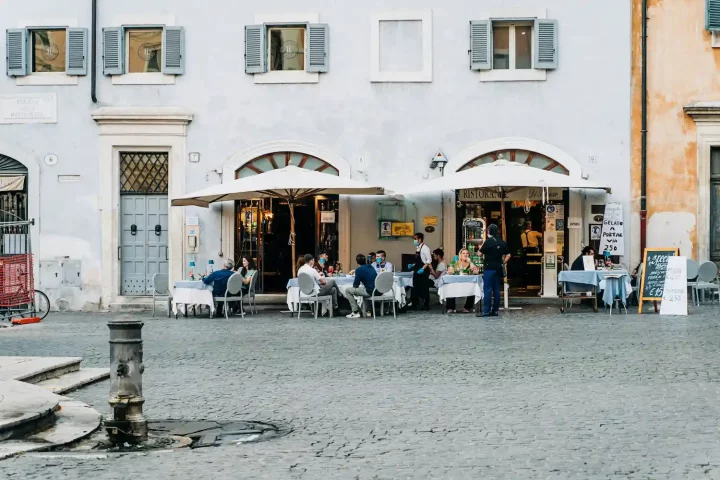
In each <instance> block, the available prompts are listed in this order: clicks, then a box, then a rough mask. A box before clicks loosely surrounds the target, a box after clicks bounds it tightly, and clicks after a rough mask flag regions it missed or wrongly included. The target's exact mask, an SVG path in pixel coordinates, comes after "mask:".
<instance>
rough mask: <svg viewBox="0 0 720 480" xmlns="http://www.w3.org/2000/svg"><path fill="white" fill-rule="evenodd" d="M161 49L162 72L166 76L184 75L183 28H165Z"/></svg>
mask: <svg viewBox="0 0 720 480" xmlns="http://www.w3.org/2000/svg"><path fill="white" fill-rule="evenodd" d="M162 48H163V53H162V61H163V65H162V72H163V73H165V74H167V75H182V74H183V73H185V30H184V29H183V27H165V28H164V29H163V44H162Z"/></svg>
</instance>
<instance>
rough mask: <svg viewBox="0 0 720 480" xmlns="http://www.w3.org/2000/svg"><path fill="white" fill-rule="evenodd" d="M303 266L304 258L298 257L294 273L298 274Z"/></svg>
mask: <svg viewBox="0 0 720 480" xmlns="http://www.w3.org/2000/svg"><path fill="white" fill-rule="evenodd" d="M304 265H305V257H303V256H299V257H298V259H297V262H295V273H299V272H300V269H301V268H302V267H303V266H304Z"/></svg>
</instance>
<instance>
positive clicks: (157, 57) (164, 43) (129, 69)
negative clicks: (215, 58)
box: [103, 25, 185, 75]
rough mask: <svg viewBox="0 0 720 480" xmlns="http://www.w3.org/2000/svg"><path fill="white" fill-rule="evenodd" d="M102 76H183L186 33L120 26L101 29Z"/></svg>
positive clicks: (164, 28)
mask: <svg viewBox="0 0 720 480" xmlns="http://www.w3.org/2000/svg"><path fill="white" fill-rule="evenodd" d="M103 73H104V74H105V75H125V74H153V73H154V74H164V75H182V74H183V73H185V29H184V28H183V27H176V26H165V25H132V26H129V25H123V26H121V27H108V28H104V29H103Z"/></svg>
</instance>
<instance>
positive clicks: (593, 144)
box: [0, 0, 682, 308]
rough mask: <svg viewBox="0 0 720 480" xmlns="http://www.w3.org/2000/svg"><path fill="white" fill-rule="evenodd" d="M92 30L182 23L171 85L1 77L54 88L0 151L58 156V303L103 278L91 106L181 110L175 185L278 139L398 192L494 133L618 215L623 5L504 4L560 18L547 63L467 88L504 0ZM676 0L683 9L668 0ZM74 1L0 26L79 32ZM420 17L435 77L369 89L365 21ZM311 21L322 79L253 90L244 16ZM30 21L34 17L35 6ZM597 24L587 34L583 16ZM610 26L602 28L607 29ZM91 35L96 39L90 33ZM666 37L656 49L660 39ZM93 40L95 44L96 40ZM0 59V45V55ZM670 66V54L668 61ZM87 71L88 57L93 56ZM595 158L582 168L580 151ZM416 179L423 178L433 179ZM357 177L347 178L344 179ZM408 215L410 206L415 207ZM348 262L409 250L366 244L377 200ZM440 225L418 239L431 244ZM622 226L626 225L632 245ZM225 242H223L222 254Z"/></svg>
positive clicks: (199, 12) (203, 9) (201, 14)
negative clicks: (404, 13) (63, 275)
mask: <svg viewBox="0 0 720 480" xmlns="http://www.w3.org/2000/svg"><path fill="white" fill-rule="evenodd" d="M99 3H100V5H99V26H100V27H103V26H114V18H116V17H117V16H118V15H123V14H136V15H138V14H143V13H147V14H154V15H158V14H164V12H173V15H174V19H175V24H176V25H182V26H184V27H185V29H186V73H185V74H184V75H182V76H179V77H177V80H176V84H175V85H169V86H120V85H115V86H113V85H112V84H111V81H110V79H109V78H107V77H103V76H102V75H100V76H99V79H98V99H99V102H100V103H99V105H93V104H92V103H91V101H90V78H89V76H87V77H80V79H79V84H78V85H77V86H63V87H19V86H16V83H15V80H14V79H12V78H8V77H6V76H0V92H2V93H28V92H57V93H58V123H57V124H53V125H40V126H38V125H2V126H0V150H1V149H2V145H4V144H10V143H13V144H18V145H22V146H23V147H24V148H26V149H27V150H29V151H31V152H33V154H34V155H35V157H36V159H40V160H42V158H43V157H44V156H45V155H46V154H48V153H53V154H56V155H57V156H58V158H59V162H58V164H57V165H55V166H53V167H48V166H46V165H44V164H41V165H40V175H41V182H40V184H41V191H42V196H41V198H40V202H41V212H40V217H41V218H40V234H41V235H42V251H41V252H40V253H39V254H40V256H41V257H42V258H54V257H61V256H70V257H73V258H78V259H81V260H82V261H83V264H82V265H83V281H84V286H83V288H82V289H73V291H72V292H67V291H63V292H62V295H60V293H57V294H54V297H53V301H54V302H56V301H57V299H58V298H59V297H60V296H63V298H65V299H66V300H67V301H69V302H70V304H71V308H81V307H82V306H83V305H85V304H86V303H88V302H90V304H92V303H93V302H97V301H98V296H99V283H100V282H101V281H102V270H101V265H100V250H101V249H100V247H101V245H100V243H101V236H100V220H99V211H98V206H97V198H98V187H97V184H98V175H99V165H98V158H99V152H98V148H99V146H98V143H99V142H98V128H97V125H95V123H94V122H93V120H92V118H91V116H90V112H91V111H93V110H95V109H96V108H98V107H99V106H177V107H182V108H185V109H187V110H189V111H190V112H192V113H193V114H194V119H193V121H192V123H191V124H190V126H189V128H188V137H187V145H186V150H187V151H188V152H200V153H201V161H200V163H189V162H188V163H186V165H185V168H186V178H187V181H186V191H188V192H190V191H193V190H197V189H200V188H204V187H206V186H209V185H211V184H214V183H219V182H220V181H221V179H220V177H219V176H218V175H217V174H215V173H214V172H211V170H212V169H215V168H217V167H220V166H222V165H223V164H224V163H225V162H226V161H227V160H228V159H230V158H231V157H232V156H233V155H235V154H237V153H238V152H241V151H243V150H246V149H248V148H252V147H253V146H254V145H257V144H260V143H264V142H272V141H279V140H290V141H298V142H308V143H311V144H314V145H318V146H322V147H323V148H326V149H328V150H330V151H332V152H334V153H335V154H337V155H339V156H340V157H342V158H343V159H345V160H346V161H347V162H348V163H349V164H350V165H351V166H352V167H356V166H357V162H358V159H359V158H360V157H364V158H365V159H367V160H368V161H369V166H368V168H367V172H366V173H367V178H368V180H369V181H370V182H373V183H381V184H386V185H390V186H402V185H406V184H409V183H411V182H419V181H422V179H423V174H425V173H427V172H428V165H429V163H430V159H431V157H432V155H433V154H434V153H435V152H436V151H437V149H438V148H441V149H442V150H443V151H444V152H445V154H446V155H447V156H448V157H449V158H451V159H452V157H453V155H456V154H458V153H459V152H461V151H463V150H464V149H466V148H468V147H470V146H472V145H474V144H477V143H481V142H484V141H487V140H490V139H493V138H498V137H507V136H517V137H525V138H531V139H537V140H540V141H543V142H546V143H548V144H551V145H553V146H555V147H557V148H559V149H561V150H563V151H564V152H566V153H567V154H569V155H570V156H572V157H573V158H575V159H576V160H577V161H578V162H579V163H580V164H581V165H582V167H583V169H584V170H585V172H586V173H588V174H589V175H590V179H591V180H594V181H598V182H604V183H608V184H610V185H611V186H612V187H613V195H612V196H611V197H609V199H608V200H612V201H619V202H621V203H623V204H624V205H625V207H626V208H625V210H626V212H629V211H630V208H629V207H630V203H629V201H630V180H629V178H628V177H626V176H624V175H618V172H624V171H627V169H628V166H629V164H630V119H629V112H630V82H629V79H630V47H631V42H630V35H631V23H630V20H631V17H630V5H629V4H626V2H578V1H577V0H547V1H546V2H544V3H543V4H542V5H538V2H537V1H534V0H520V1H517V2H514V3H513V7H517V8H527V9H529V10H530V11H534V10H535V9H537V8H538V7H544V8H546V9H547V17H548V18H554V19H557V20H558V22H559V68H558V69H557V70H556V71H549V72H548V75H547V80H546V81H542V82H503V83H481V82H480V81H479V75H478V74H477V72H471V71H470V70H469V69H468V56H467V50H468V21H469V20H471V19H475V18H478V17H480V16H481V15H482V14H483V12H489V11H492V10H493V9H503V8H504V7H506V3H507V2H505V1H503V0H488V1H484V2H480V3H478V2H476V3H468V2H465V1H461V0H448V1H446V2H444V3H443V4H442V7H439V6H438V5H439V4H437V2H432V1H430V0H416V1H409V0H403V1H398V2H394V3H393V5H392V7H389V6H388V5H387V4H386V3H385V2H382V1H380V0H369V1H365V2H354V3H353V2H351V3H347V2H328V1H323V0H309V1H307V2H305V3H304V4H302V5H298V4H297V2H291V1H290V0H277V1H275V2H272V4H271V5H270V4H268V3H261V2H249V1H240V2H219V1H216V2H210V3H209V4H208V2H189V1H177V0H176V1H171V0H154V1H153V2H147V1H144V0H126V1H124V2H99ZM681 3H682V2H681ZM89 7H90V2H89V1H86V0H66V1H64V2H56V1H52V0H34V1H33V2H16V1H13V2H3V3H1V4H0V30H4V29H5V28H8V27H15V26H19V23H18V22H20V21H23V20H27V21H33V22H34V23H37V21H36V20H34V19H43V18H68V17H71V18H72V17H76V18H77V24H78V25H79V26H86V27H88V28H89V27H90V9H89ZM390 8H392V9H393V10H403V9H407V10H418V9H423V8H433V9H434V10H433V22H434V25H433V26H434V33H433V55H434V61H433V82H432V83H424V84H373V83H371V82H370V81H369V78H370V72H369V64H370V52H369V45H370V42H369V38H368V37H369V34H370V33H369V32H370V16H371V14H372V13H375V12H383V11H386V10H388V9H390ZM299 9H300V10H301V13H302V12H313V13H318V14H319V16H320V21H321V22H323V23H328V24H329V25H330V72H329V73H327V74H321V75H320V82H319V83H318V84H312V85H256V84H254V82H253V77H252V76H250V75H246V74H245V73H244V67H243V50H244V40H243V26H244V25H246V24H252V23H253V18H254V15H255V14H257V13H272V12H291V13H296V12H298V10H299ZM37 12H41V13H37ZM588 18H592V19H593V24H594V25H602V26H603V28H590V27H589V26H588V23H587V19H588ZM608 31H612V32H613V35H607V32H608ZM99 37H100V35H99ZM667 41H668V43H669V44H670V40H667ZM98 46H100V43H99V45H98ZM4 57H5V45H4V42H2V43H1V44H0V58H4ZM681 57H682V55H681ZM96 58H97V60H98V65H99V67H98V70H99V72H102V67H101V55H100V53H99V52H96ZM590 156H594V157H596V158H597V159H598V161H597V164H595V165H590V164H589V162H588V157H590ZM59 174H79V175H82V181H81V182H80V183H77V184H61V183H58V181H57V175H59ZM437 174H438V173H437V171H435V172H430V173H429V175H430V177H432V176H434V175H437ZM353 176H354V177H356V176H357V173H356V172H354V173H353ZM407 200H408V202H415V204H416V206H417V209H416V212H417V213H416V214H415V215H416V221H417V222H418V223H420V221H421V219H422V217H423V216H428V215H436V216H438V217H442V209H441V204H440V196H439V194H438V195H437V198H418V199H413V198H411V199H407ZM414 211H415V210H414V209H413V207H412V206H410V205H409V206H408V213H414ZM351 212H352V225H351V232H352V242H351V253H352V254H353V256H354V253H355V252H356V251H369V250H377V249H379V248H383V249H385V250H387V251H388V252H389V253H390V255H389V256H390V259H391V260H392V261H394V262H395V263H399V260H400V254H401V253H403V252H407V253H410V252H412V245H411V244H410V243H409V241H402V240H399V241H382V242H381V241H378V239H377V222H376V211H375V204H374V203H373V202H372V201H368V200H365V199H353V200H352V208H351ZM186 215H187V216H190V215H198V216H200V221H201V225H202V231H203V234H202V235H203V238H202V239H201V244H202V253H201V254H200V255H199V256H198V260H199V261H200V262H204V261H205V260H206V259H207V258H208V257H212V258H217V256H216V255H217V253H218V252H219V251H220V239H221V234H220V223H221V222H220V216H219V214H218V213H217V211H216V210H203V209H187V211H186ZM441 232H442V226H441V225H438V228H436V233H434V234H432V235H431V236H430V237H429V238H428V243H429V244H430V245H432V246H433V247H435V246H438V245H440V244H441V243H442V239H441ZM633 235H634V232H633V231H632V230H630V229H628V231H627V232H626V237H627V238H632V237H633ZM228 247H229V246H228V245H224V246H223V250H224V251H226V252H227V251H228Z"/></svg>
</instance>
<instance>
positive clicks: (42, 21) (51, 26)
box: [15, 18, 79, 87]
mask: <svg viewBox="0 0 720 480" xmlns="http://www.w3.org/2000/svg"><path fill="white" fill-rule="evenodd" d="M77 25H78V21H77V18H31V19H28V20H24V21H21V22H20V23H19V25H18V26H17V27H18V28H24V29H27V30H28V32H30V31H32V30H59V29H61V28H65V30H67V29H68V28H75V27H77ZM31 59H32V55H31V53H30V52H28V58H27V62H28V69H29V70H30V73H28V74H27V75H25V76H22V77H15V85H16V86H18V87H33V86H52V85H57V86H63V85H77V84H78V80H79V77H78V76H77V75H68V74H67V72H33V71H32V65H30V60H31Z"/></svg>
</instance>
